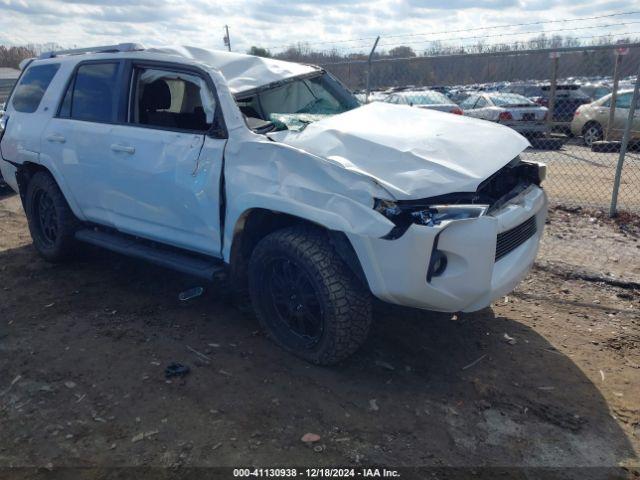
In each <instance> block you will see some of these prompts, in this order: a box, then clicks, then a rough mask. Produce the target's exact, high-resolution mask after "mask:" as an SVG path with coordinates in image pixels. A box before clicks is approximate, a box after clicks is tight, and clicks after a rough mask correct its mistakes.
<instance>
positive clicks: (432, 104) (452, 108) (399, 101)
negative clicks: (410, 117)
mask: <svg viewBox="0 0 640 480" xmlns="http://www.w3.org/2000/svg"><path fill="white" fill-rule="evenodd" d="M384 101H385V102H387V103H395V104H396V105H410V106H412V107H417V108H427V109H429V110H438V111H440V112H448V113H455V114H457V115H462V109H461V108H460V107H459V106H458V105H456V104H455V103H454V102H453V101H452V100H451V99H450V98H449V97H447V96H446V95H445V94H443V93H440V92H436V91H435V90H418V91H409V92H395V93H391V94H389V95H388V96H387V97H386V98H385V99H384Z"/></svg>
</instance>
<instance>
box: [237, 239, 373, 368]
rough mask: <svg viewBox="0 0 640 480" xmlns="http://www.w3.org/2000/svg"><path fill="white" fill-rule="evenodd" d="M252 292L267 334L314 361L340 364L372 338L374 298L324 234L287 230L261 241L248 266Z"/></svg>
mask: <svg viewBox="0 0 640 480" xmlns="http://www.w3.org/2000/svg"><path fill="white" fill-rule="evenodd" d="M249 292H250V295H251V301H252V303H253V307H254V309H255V311H256V315H257V317H258V320H259V321H260V324H261V325H262V327H263V328H264V330H265V331H266V332H267V333H268V335H269V336H270V337H271V338H272V339H273V340H274V341H275V342H276V343H278V344H279V345H280V346H282V347H283V348H285V349H286V350H288V351H290V352H292V353H293V354H295V355H297V356H299V357H301V358H303V359H305V360H307V361H309V362H312V363H315V364H318V365H330V364H334V363H337V362H339V361H341V360H343V359H345V358H347V357H348V356H350V355H351V354H352V353H354V352H355V351H356V350H357V349H358V348H359V347H360V346H361V345H362V344H363V343H364V341H365V340H366V338H367V335H368V333H369V327H370V324H371V308H372V307H371V295H370V293H369V291H368V290H367V288H366V287H365V286H364V285H363V284H362V282H361V281H360V280H358V279H357V278H356V276H355V275H354V274H353V272H352V271H351V270H350V269H349V267H348V266H347V265H346V264H345V263H344V262H343V261H342V259H341V258H340V257H339V256H338V255H337V253H336V252H335V251H334V249H333V248H332V246H331V244H330V242H329V239H328V236H327V234H326V232H324V231H323V230H321V229H318V228H313V227H308V226H294V227H288V228H284V229H282V230H278V231H276V232H273V233H271V234H269V235H267V236H266V237H265V238H264V239H262V240H261V241H260V243H258V245H257V246H256V248H255V250H254V251H253V254H252V256H251V260H250V262H249Z"/></svg>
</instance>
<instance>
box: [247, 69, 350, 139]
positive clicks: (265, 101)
mask: <svg viewBox="0 0 640 480" xmlns="http://www.w3.org/2000/svg"><path fill="white" fill-rule="evenodd" d="M238 106H239V107H240V110H241V111H242V113H244V114H245V115H246V116H247V117H253V118H259V119H262V120H266V121H269V122H273V123H274V124H275V125H276V128H278V129H285V128H288V129H290V130H301V129H303V128H304V127H305V126H306V125H307V124H309V123H311V122H315V121H317V120H321V119H322V118H324V117H327V116H329V115H336V114H339V113H343V112H346V111H347V110H351V109H353V108H356V107H358V106H359V103H358V100H357V99H356V98H355V97H354V96H353V95H352V94H351V92H349V91H348V90H347V89H346V88H344V87H343V86H342V85H341V84H340V83H339V82H337V81H336V80H335V79H333V78H332V77H331V76H329V75H327V74H326V73H322V74H321V75H319V76H316V77H312V78H302V79H298V80H292V81H289V82H286V83H285V84H283V85H278V86H276V87H273V88H271V89H269V90H264V91H262V92H259V93H257V94H255V95H253V96H251V97H247V98H242V99H239V100H238Z"/></svg>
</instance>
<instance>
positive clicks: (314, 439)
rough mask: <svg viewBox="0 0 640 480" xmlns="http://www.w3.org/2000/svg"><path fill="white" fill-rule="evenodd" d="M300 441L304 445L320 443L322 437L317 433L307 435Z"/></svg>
mask: <svg viewBox="0 0 640 480" xmlns="http://www.w3.org/2000/svg"><path fill="white" fill-rule="evenodd" d="M300 440H301V441H302V442H304V443H313V442H319V441H320V435H318V434H317V433H305V434H304V435H303V436H302V438H301V439H300Z"/></svg>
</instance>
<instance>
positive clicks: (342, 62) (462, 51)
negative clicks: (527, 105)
mask: <svg viewBox="0 0 640 480" xmlns="http://www.w3.org/2000/svg"><path fill="white" fill-rule="evenodd" d="M620 35H640V31H637V32H628V33H616V34H610V35H590V36H586V37H576V38H573V39H572V40H576V41H579V40H592V39H594V38H610V37H612V36H620ZM638 45H639V44H638V43H637V42H635V43H634V42H632V43H630V44H626V43H625V44H623V45H622V46H630V47H634V48H635V47H638ZM473 46H474V45H472V46H471V47H473ZM509 46H513V45H512V44H508V43H490V44H484V45H482V48H483V49H489V48H492V47H509ZM618 46H619V45H578V46H575V47H563V46H556V47H553V46H551V47H543V48H535V49H531V48H524V49H521V50H519V49H517V48H516V49H511V50H496V51H492V52H488V51H485V52H482V54H483V55H487V56H497V55H524V54H529V53H540V52H547V51H548V52H555V51H559V52H562V51H564V50H567V51H571V50H576V51H588V50H590V49H593V50H604V49H611V48H616V47H618ZM466 47H467V48H468V47H470V46H469V45H467V46H466ZM476 47H477V45H476ZM472 50H473V49H472V48H468V49H467V50H465V46H460V47H457V48H451V49H449V51H448V52H446V53H441V54H436V55H418V56H415V57H383V58H376V59H374V60H373V62H374V63H375V62H396V61H414V60H423V59H428V58H438V57H447V56H458V55H462V56H464V55H473V52H472ZM316 62H317V63H318V65H321V66H329V65H348V64H365V63H367V60H366V59H363V58H360V59H351V60H340V61H337V62H326V63H325V62H319V61H317V60H316Z"/></svg>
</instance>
